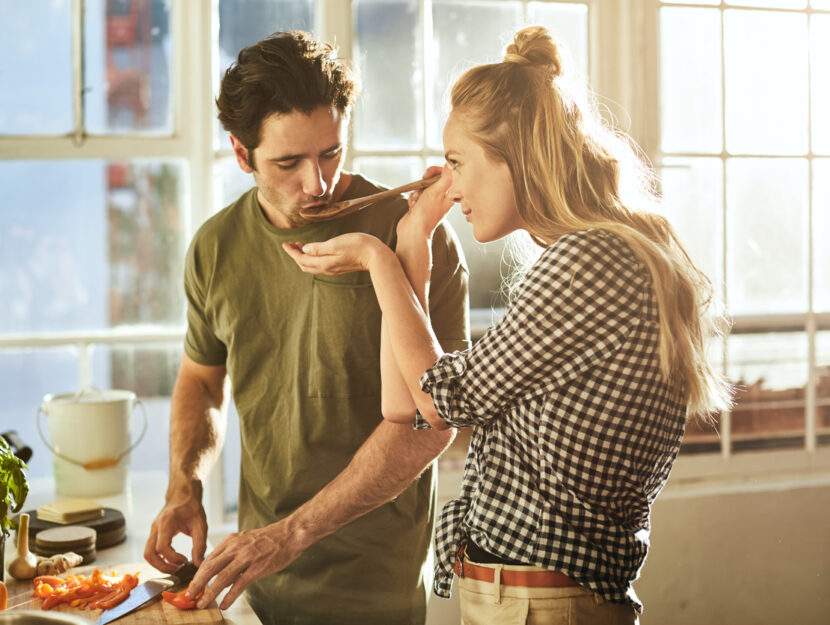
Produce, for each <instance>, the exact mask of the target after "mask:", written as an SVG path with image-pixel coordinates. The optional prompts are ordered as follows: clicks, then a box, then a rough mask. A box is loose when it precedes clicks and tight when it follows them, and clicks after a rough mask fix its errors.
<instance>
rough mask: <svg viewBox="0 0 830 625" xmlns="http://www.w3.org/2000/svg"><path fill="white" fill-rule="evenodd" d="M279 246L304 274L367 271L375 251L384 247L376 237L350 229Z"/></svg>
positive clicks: (332, 274)
mask: <svg viewBox="0 0 830 625" xmlns="http://www.w3.org/2000/svg"><path fill="white" fill-rule="evenodd" d="M282 248H283V249H284V250H285V251H286V253H287V254H288V255H289V256H290V257H291V258H293V259H294V262H296V263H297V265H299V267H300V269H302V270H303V271H304V272H306V273H313V274H325V275H327V276H339V275H341V274H344V273H351V272H353V271H368V270H369V265H370V262H371V260H372V259H373V257H374V256H375V255H376V252H377V251H378V250H379V249H380V248H384V249H387V248H386V246H385V245H384V244H383V243H382V242H381V241H380V240H379V239H377V238H376V237H373V236H372V235H370V234H364V233H362V232H349V233H348V234H341V235H340V236H337V237H334V238H333V239H329V240H328V241H321V242H320V243H305V244H303V243H283V244H282Z"/></svg>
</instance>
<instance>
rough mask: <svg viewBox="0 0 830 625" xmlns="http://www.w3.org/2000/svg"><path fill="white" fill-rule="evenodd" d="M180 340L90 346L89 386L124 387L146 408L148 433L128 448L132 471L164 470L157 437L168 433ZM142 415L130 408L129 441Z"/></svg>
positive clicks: (166, 454)
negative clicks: (153, 343)
mask: <svg viewBox="0 0 830 625" xmlns="http://www.w3.org/2000/svg"><path fill="white" fill-rule="evenodd" d="M182 351H183V346H182V343H181V342H178V343H176V344H174V345H169V346H168V345H152V344H150V345H141V346H140V347H134V346H106V345H104V346H96V347H94V348H93V349H92V350H91V354H92V355H91V360H92V386H94V387H95V388H100V389H110V388H115V389H125V390H129V391H133V392H134V393H135V394H136V395H138V397H139V398H140V399H141V402H142V403H143V404H144V408H145V409H146V411H147V435H145V437H144V438H143V439H142V440H141V442H140V443H138V445H137V446H136V448H135V449H134V450H133V451H132V452H130V468H131V469H132V470H135V471H150V470H156V471H159V470H161V471H166V470H167V462H168V458H169V451H168V449H167V446H166V445H159V444H158V441H167V440H168V439H169V436H170V396H171V394H172V392H173V383H174V381H175V380H176V374H177V373H178V370H179V364H180V363H181V360H182ZM143 421H144V416H143V411H142V410H141V408H140V407H136V408H135V410H133V416H132V420H131V430H132V432H131V433H132V441H133V442H135V441H138V440H139V436H140V435H141V429H142V426H143Z"/></svg>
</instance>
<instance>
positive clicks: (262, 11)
mask: <svg viewBox="0 0 830 625" xmlns="http://www.w3.org/2000/svg"><path fill="white" fill-rule="evenodd" d="M313 10H314V0H219V50H218V52H219V55H218V61H219V66H218V67H217V68H216V83H215V85H214V93H215V94H216V95H219V83H220V81H221V80H222V76H224V75H225V71H227V69H228V67H229V66H230V64H231V63H232V62H234V61H235V60H236V58H237V56H238V55H239V51H240V50H242V48H245V47H247V46H250V45H253V44H255V43H256V42H257V41H259V40H260V39H264V38H265V37H267V36H268V35H270V34H272V33H275V32H278V31H281V30H305V31H310V30H311V28H312V25H313V21H314V14H313ZM340 54H341V56H348V54H349V51H348V50H341V51H340ZM215 129H216V134H215V135H214V146H215V147H216V149H225V150H229V149H230V147H231V144H230V141H229V140H228V133H227V132H225V131H224V129H223V128H222V125H221V124H220V123H219V122H218V121H217V122H216V125H215Z"/></svg>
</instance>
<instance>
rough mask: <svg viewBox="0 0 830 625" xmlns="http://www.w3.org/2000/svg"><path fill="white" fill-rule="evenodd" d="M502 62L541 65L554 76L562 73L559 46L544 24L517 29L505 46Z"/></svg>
mask: <svg viewBox="0 0 830 625" xmlns="http://www.w3.org/2000/svg"><path fill="white" fill-rule="evenodd" d="M504 62H505V63H515V64H517V65H534V66H537V67H543V68H545V69H547V70H548V71H549V72H550V73H551V74H553V75H554V76H560V75H561V74H562V57H561V55H560V54H559V47H558V46H557V45H556V42H555V41H554V40H553V38H552V37H551V36H550V33H549V32H548V30H547V29H546V28H545V27H544V26H528V27H527V28H523V29H521V30H520V31H518V32H517V33H516V34H515V36H514V37H513V43H511V44H510V45H508V46H507V50H506V51H505V55H504Z"/></svg>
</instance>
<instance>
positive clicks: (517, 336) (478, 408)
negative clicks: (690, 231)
mask: <svg viewBox="0 0 830 625" xmlns="http://www.w3.org/2000/svg"><path fill="white" fill-rule="evenodd" d="M589 237H592V238H593V241H590V240H589ZM647 285H648V279H647V277H646V276H645V269H644V268H643V266H642V265H641V264H640V263H639V262H637V261H636V260H633V257H632V255H631V254H630V253H621V250H620V246H619V242H618V240H617V239H614V238H611V235H608V234H605V233H602V232H598V231H593V232H590V233H585V232H582V233H579V234H574V235H566V236H565V237H562V238H561V239H560V240H559V241H557V243H556V244H555V245H552V246H551V247H549V248H547V249H546V250H545V251H544V252H543V253H542V256H541V257H540V258H539V260H538V261H537V262H536V263H535V264H534V266H533V267H532V268H531V269H530V271H528V273H527V275H526V276H525V279H524V281H523V283H522V285H521V286H520V287H519V290H518V292H517V293H516V295H515V297H514V300H513V302H512V303H511V305H510V307H509V308H508V310H507V312H506V313H505V315H504V316H503V317H502V318H501V320H500V321H499V322H498V323H497V324H496V325H495V326H493V327H492V328H490V329H489V330H488V331H487V332H486V333H485V335H484V336H483V337H482V338H481V339H480V340H479V341H478V342H477V343H476V344H475V345H474V346H473V347H472V348H471V349H469V350H467V351H464V352H453V353H450V354H445V355H443V356H442V357H441V358H440V359H439V360H438V361H437V362H436V363H435V364H434V365H433V366H432V367H431V368H430V369H427V371H425V372H424V374H423V376H422V377H421V379H420V384H421V389H422V390H423V391H424V392H425V393H429V394H430V395H431V396H432V400H433V403H434V405H435V409H436V411H437V413H438V416H440V417H441V419H443V420H444V421H445V422H446V423H447V424H448V425H450V426H453V427H468V426H474V425H478V424H482V423H485V422H487V421H489V420H491V419H494V418H497V417H498V416H499V415H500V414H502V413H504V412H506V411H507V409H508V407H509V405H510V404H511V402H516V401H526V400H529V399H531V398H533V397H534V396H536V395H538V394H540V393H548V392H550V391H551V390H553V389H554V388H556V387H560V386H562V385H565V384H567V383H568V382H570V381H572V380H574V379H575V378H577V377H578V376H580V375H581V374H583V373H584V372H585V371H586V370H588V369H590V368H591V367H593V366H595V365H596V364H597V363H598V362H601V361H602V360H603V359H605V358H607V357H608V356H610V355H611V354H613V353H614V352H615V351H616V350H617V349H619V348H620V346H621V345H622V344H623V342H624V340H625V337H626V335H627V334H628V333H629V332H630V331H631V329H632V328H633V327H634V326H635V324H637V323H638V321H639V317H640V315H641V311H642V305H643V296H644V292H645V288H647ZM423 423H425V421H424V420H423V418H422V417H420V415H418V417H417V420H416V427H419V424H420V425H421V426H422V425H423Z"/></svg>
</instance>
